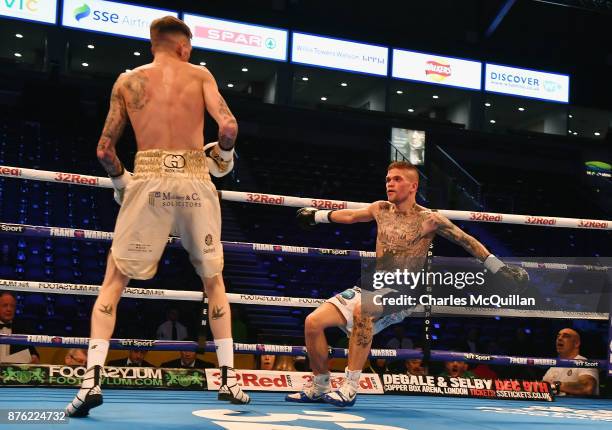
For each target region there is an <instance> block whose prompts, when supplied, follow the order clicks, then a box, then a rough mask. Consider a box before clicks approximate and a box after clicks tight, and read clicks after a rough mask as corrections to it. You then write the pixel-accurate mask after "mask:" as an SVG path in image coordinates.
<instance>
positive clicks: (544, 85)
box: [485, 63, 570, 103]
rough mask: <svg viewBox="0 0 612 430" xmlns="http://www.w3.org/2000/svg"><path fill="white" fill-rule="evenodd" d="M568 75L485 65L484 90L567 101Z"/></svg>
mask: <svg viewBox="0 0 612 430" xmlns="http://www.w3.org/2000/svg"><path fill="white" fill-rule="evenodd" d="M569 84H570V79H569V76H568V75H559V74H556V73H547V72H539V71H537V70H529V69H519V68H516V67H508V66H500V65H497V64H489V63H487V65H486V70H485V90H486V91H488V92H492V93H502V94H510V95H514V96H520V97H530V98H534V99H542V100H549V101H554V102H561V103H569Z"/></svg>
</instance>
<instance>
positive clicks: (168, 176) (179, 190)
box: [111, 149, 223, 279]
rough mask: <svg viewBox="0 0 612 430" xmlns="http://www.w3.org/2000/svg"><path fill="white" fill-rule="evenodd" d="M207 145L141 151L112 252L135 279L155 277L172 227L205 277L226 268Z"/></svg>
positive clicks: (126, 192)
mask: <svg viewBox="0 0 612 430" xmlns="http://www.w3.org/2000/svg"><path fill="white" fill-rule="evenodd" d="M206 158H207V157H206V156H205V154H204V152H203V151H163V150H157V149H153V150H148V151H139V152H138V153H137V154H136V161H135V166H134V167H135V169H134V176H133V177H132V179H131V181H130V182H129V184H128V186H127V187H126V189H125V194H124V197H123V199H124V203H123V204H122V205H121V210H120V211H119V215H118V217H117V224H116V225H115V237H114V240H113V245H112V248H111V256H112V258H113V260H114V262H115V264H116V265H117V268H118V269H119V270H120V271H121V272H122V273H123V274H125V275H127V276H128V277H129V278H131V279H150V278H152V277H153V276H154V275H155V272H156V271H157V263H158V261H159V259H160V257H161V255H162V252H163V251H164V248H165V247H166V244H167V243H168V235H169V234H170V232H173V234H175V235H178V236H180V237H181V244H182V245H183V247H184V248H185V249H186V250H187V252H188V253H189V258H190V260H191V263H192V264H193V267H194V268H195V270H196V272H197V273H198V275H200V277H202V278H212V277H214V276H217V275H220V274H221V271H222V270H223V247H222V245H221V240H220V236H221V209H220V207H219V197H218V195H217V189H216V188H215V185H214V184H213V183H212V182H211V180H210V177H209V174H208V167H207V165H206Z"/></svg>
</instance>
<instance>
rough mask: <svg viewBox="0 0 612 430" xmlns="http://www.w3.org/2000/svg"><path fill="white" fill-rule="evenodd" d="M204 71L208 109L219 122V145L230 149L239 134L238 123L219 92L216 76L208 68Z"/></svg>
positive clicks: (205, 96)
mask: <svg viewBox="0 0 612 430" xmlns="http://www.w3.org/2000/svg"><path fill="white" fill-rule="evenodd" d="M203 71H204V85H203V91H204V101H205V102H206V110H207V111H208V113H210V115H211V116H212V117H213V118H214V120H215V121H217V124H219V146H220V147H221V149H223V150H226V151H229V150H231V149H232V148H233V147H234V143H235V142H236V136H238V123H237V122H236V118H234V115H233V114H232V112H231V111H230V109H229V107H228V106H227V103H225V100H224V99H223V96H221V94H220V93H219V87H218V86H217V82H216V81H215V78H214V76H213V75H212V73H210V72H209V71H208V70H207V69H203Z"/></svg>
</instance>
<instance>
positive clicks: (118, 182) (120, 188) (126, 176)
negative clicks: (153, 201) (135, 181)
mask: <svg viewBox="0 0 612 430" xmlns="http://www.w3.org/2000/svg"><path fill="white" fill-rule="evenodd" d="M132 175H133V173H132V172H130V171H129V170H126V169H125V168H124V169H123V172H121V174H119V175H117V176H110V175H109V176H110V180H111V182H112V183H113V188H114V190H115V193H114V194H113V197H114V198H115V201H116V202H117V204H118V205H119V206H121V203H123V195H124V194H125V189H126V188H127V185H128V184H129V183H130V181H131V180H132Z"/></svg>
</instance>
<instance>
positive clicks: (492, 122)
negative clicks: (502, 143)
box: [489, 119, 497, 124]
mask: <svg viewBox="0 0 612 430" xmlns="http://www.w3.org/2000/svg"><path fill="white" fill-rule="evenodd" d="M489 122H490V123H491V124H495V123H496V122H497V121H495V120H494V119H492V120H491V121H489Z"/></svg>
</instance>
